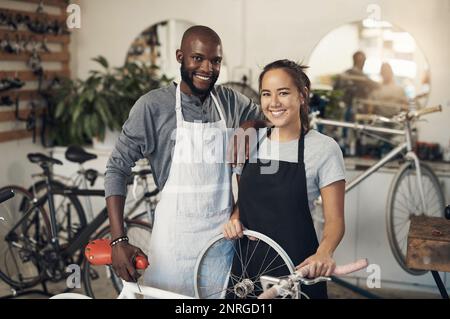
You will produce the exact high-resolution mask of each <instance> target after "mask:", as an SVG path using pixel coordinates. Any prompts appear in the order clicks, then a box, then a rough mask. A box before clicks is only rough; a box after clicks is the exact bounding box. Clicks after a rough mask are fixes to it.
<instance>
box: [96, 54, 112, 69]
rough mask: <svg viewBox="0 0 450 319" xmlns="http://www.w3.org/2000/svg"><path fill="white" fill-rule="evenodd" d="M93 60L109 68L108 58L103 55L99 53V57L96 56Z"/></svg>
mask: <svg viewBox="0 0 450 319" xmlns="http://www.w3.org/2000/svg"><path fill="white" fill-rule="evenodd" d="M92 60H93V61H95V62H97V63H99V64H100V65H101V66H103V67H104V68H105V69H107V68H109V64H108V60H106V58H105V57H104V56H102V55H99V56H98V57H95V58H93V59H92Z"/></svg>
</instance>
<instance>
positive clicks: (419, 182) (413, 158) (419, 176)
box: [405, 151, 427, 214]
mask: <svg viewBox="0 0 450 319" xmlns="http://www.w3.org/2000/svg"><path fill="white" fill-rule="evenodd" d="M405 158H406V159H408V160H410V161H414V165H415V167H416V178H417V185H418V187H419V194H420V201H421V203H422V214H425V213H426V211H427V203H426V201H425V193H424V192H423V185H422V170H421V169H420V162H419V158H418V157H417V155H416V153H414V152H413V151H409V152H408V153H406V155H405Z"/></svg>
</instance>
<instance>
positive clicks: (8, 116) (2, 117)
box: [0, 106, 44, 123]
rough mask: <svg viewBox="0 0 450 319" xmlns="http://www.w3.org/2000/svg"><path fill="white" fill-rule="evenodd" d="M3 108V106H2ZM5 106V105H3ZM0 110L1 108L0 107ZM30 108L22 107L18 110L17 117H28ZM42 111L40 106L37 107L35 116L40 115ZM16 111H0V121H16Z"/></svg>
mask: <svg viewBox="0 0 450 319" xmlns="http://www.w3.org/2000/svg"><path fill="white" fill-rule="evenodd" d="M2 108H3V106H2ZM5 108H7V106H6V107H5ZM0 110H1V109H0ZM30 112H31V110H30V109H29V108H28V109H23V110H19V117H20V118H22V119H25V118H27V117H28V115H29V114H30ZM43 112H44V110H43V109H42V108H39V109H37V110H36V116H37V117H39V116H41V115H42V113H43ZM16 120H17V119H16V112H15V111H0V123H1V122H14V121H16Z"/></svg>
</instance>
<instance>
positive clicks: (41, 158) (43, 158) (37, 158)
mask: <svg viewBox="0 0 450 319" xmlns="http://www.w3.org/2000/svg"><path fill="white" fill-rule="evenodd" d="M27 158H28V160H29V161H30V162H31V163H35V164H43V163H47V164H57V165H62V164H63V163H62V162H61V161H60V160H57V159H56V158H52V157H48V156H47V155H44V154H42V153H29V154H27Z"/></svg>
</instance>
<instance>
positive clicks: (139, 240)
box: [83, 220, 152, 299]
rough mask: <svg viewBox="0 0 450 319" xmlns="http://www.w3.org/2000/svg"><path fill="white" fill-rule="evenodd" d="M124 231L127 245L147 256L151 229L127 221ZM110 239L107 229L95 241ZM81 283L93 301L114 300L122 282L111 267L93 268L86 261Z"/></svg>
mask: <svg viewBox="0 0 450 319" xmlns="http://www.w3.org/2000/svg"><path fill="white" fill-rule="evenodd" d="M125 230H126V232H127V236H128V238H129V243H130V244H131V245H133V246H136V247H139V248H141V249H142V251H143V252H144V253H145V254H146V255H147V256H148V249H149V245H150V238H151V234H152V229H151V227H150V225H149V224H147V223H145V222H142V221H135V220H128V221H126V222H125ZM97 238H108V239H111V232H110V230H109V227H105V228H104V229H102V230H101V231H100V232H99V233H98V235H97V236H95V239H97ZM83 281H84V285H85V291H86V294H87V295H88V296H89V297H92V298H95V299H115V298H117V297H118V296H119V294H120V292H121V291H122V281H121V279H120V278H119V277H118V276H117V275H116V274H115V273H114V270H113V269H112V267H111V266H93V265H91V264H90V263H89V262H87V261H86V260H85V261H84V267H83Z"/></svg>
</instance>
